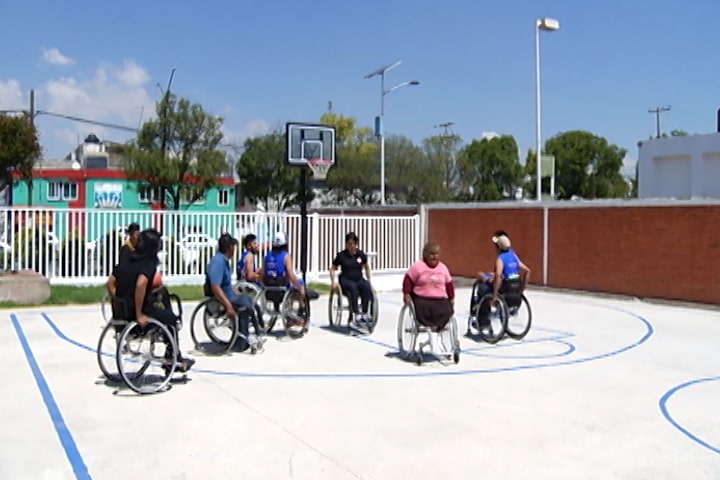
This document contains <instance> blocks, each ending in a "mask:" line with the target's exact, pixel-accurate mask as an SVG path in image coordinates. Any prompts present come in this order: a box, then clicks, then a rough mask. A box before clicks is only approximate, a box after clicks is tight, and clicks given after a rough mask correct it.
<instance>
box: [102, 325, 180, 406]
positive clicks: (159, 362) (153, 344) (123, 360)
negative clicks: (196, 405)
mask: <svg viewBox="0 0 720 480" xmlns="http://www.w3.org/2000/svg"><path fill="white" fill-rule="evenodd" d="M116 354H117V368H118V371H119V372H120V376H121V378H122V380H123V382H124V383H125V384H126V385H127V386H128V387H129V388H130V389H132V390H133V391H134V392H136V393H140V394H149V393H157V392H161V391H164V390H167V389H168V385H169V384H170V379H171V378H172V376H173V374H174V373H175V369H176V368H177V357H178V347H177V342H176V340H175V336H174V335H173V334H172V333H171V332H170V330H169V329H168V327H166V326H165V325H163V324H162V323H160V322H158V321H157V320H155V319H150V324H149V325H148V326H147V327H146V328H141V327H140V325H138V324H137V322H129V323H128V324H127V326H126V327H125V328H124V329H123V331H122V333H121V334H120V340H119V341H118V344H117V353H116Z"/></svg>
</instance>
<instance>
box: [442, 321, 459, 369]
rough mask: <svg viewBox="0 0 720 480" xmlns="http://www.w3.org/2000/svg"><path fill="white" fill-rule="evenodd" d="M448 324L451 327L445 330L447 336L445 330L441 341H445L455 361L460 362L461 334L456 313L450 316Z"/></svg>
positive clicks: (445, 345) (444, 344) (444, 343)
mask: <svg viewBox="0 0 720 480" xmlns="http://www.w3.org/2000/svg"><path fill="white" fill-rule="evenodd" d="M448 325H449V327H450V328H449V329H447V330H446V331H445V332H447V333H446V335H447V336H445V332H443V334H444V335H443V336H441V339H440V341H441V342H442V343H443V347H444V348H445V350H446V351H448V352H450V354H451V356H452V359H453V362H455V363H458V362H460V335H459V333H458V324H457V319H456V318H455V315H453V316H452V318H450V321H449V322H448Z"/></svg>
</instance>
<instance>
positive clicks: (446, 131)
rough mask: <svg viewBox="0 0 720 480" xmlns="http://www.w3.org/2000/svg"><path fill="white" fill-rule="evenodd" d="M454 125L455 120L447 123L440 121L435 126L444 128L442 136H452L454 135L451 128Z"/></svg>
mask: <svg viewBox="0 0 720 480" xmlns="http://www.w3.org/2000/svg"><path fill="white" fill-rule="evenodd" d="M453 125H455V123H454V122H445V123H439V124H437V125H435V128H442V129H443V134H442V136H443V137H450V136H452V132H451V130H450V127H452V126H453Z"/></svg>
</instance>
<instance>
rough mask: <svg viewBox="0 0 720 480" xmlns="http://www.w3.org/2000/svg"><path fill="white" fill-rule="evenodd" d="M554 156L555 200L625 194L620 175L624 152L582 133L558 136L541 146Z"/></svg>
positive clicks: (626, 187) (598, 138)
mask: <svg viewBox="0 0 720 480" xmlns="http://www.w3.org/2000/svg"><path fill="white" fill-rule="evenodd" d="M545 152H546V153H548V154H552V155H555V190H556V194H557V197H558V198H566V199H567V198H571V197H572V196H573V195H579V196H581V197H583V198H618V197H623V196H625V195H626V194H627V192H628V185H627V182H626V181H625V179H624V178H623V176H622V174H621V173H620V172H621V169H622V166H623V159H624V158H625V153H626V150H625V149H623V148H620V147H618V146H617V145H612V144H610V143H608V141H607V140H606V139H605V138H603V137H600V136H597V135H594V134H592V133H590V132H587V131H584V130H572V131H568V132H563V133H560V134H558V135H556V136H554V137H552V138H550V139H549V140H548V141H547V142H546V143H545Z"/></svg>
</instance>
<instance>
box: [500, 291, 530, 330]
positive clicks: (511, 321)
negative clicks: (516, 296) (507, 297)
mask: <svg viewBox="0 0 720 480" xmlns="http://www.w3.org/2000/svg"><path fill="white" fill-rule="evenodd" d="M506 308H507V312H508V321H507V329H506V330H507V331H506V333H507V336H508V337H510V338H512V339H514V340H521V339H523V338H525V335H527V334H528V332H529V331H530V326H531V325H532V309H531V308H530V302H528V299H527V298H526V297H525V295H522V296H521V298H520V305H519V306H517V307H511V306H509V305H508V306H507V307H506Z"/></svg>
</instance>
